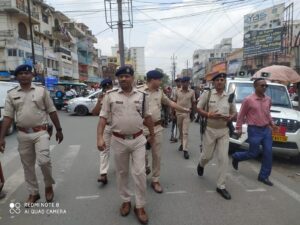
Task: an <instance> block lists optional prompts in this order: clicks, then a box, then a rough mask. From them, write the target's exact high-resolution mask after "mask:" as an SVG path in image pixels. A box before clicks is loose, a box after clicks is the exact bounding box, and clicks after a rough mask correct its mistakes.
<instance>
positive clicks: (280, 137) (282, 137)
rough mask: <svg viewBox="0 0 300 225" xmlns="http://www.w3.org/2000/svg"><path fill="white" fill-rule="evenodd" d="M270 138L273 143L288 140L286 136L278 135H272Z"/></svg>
mask: <svg viewBox="0 0 300 225" xmlns="http://www.w3.org/2000/svg"><path fill="white" fill-rule="evenodd" d="M272 138H273V141H277V142H287V139H288V137H287V136H279V135H273V136H272Z"/></svg>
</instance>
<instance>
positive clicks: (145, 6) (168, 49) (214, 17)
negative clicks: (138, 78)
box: [46, 0, 300, 74]
mask: <svg viewBox="0 0 300 225" xmlns="http://www.w3.org/2000/svg"><path fill="white" fill-rule="evenodd" d="M112 1H114V0H112ZM115 1H116V0H115ZM125 1H128V0H125ZM46 2H47V3H48V4H50V5H51V6H53V7H54V8H55V9H56V10H59V11H62V12H64V13H65V14H66V15H67V16H69V17H70V18H72V19H74V20H75V21H76V22H83V23H85V24H86V25H88V26H89V27H90V29H91V30H92V32H93V33H94V34H95V35H96V37H97V39H98V43H97V45H96V47H97V48H100V49H101V50H102V54H103V55H111V46H114V45H115V44H117V43H118V33H117V30H110V29H107V28H108V25H107V24H106V22H105V12H104V0H84V1H82V0H46ZM132 2H133V28H131V29H125V31H124V39H125V40H124V42H125V45H126V46H127V47H135V46H137V47H140V46H143V47H145V58H146V70H150V69H154V68H156V67H159V68H161V69H163V70H164V71H165V72H166V73H168V74H169V73H170V71H171V56H172V55H173V54H174V55H175V56H176V62H177V72H178V73H179V72H180V71H181V69H183V68H186V66H187V61H188V63H189V66H191V65H192V63H193V62H192V56H193V52H194V51H195V50H196V49H199V48H202V49H203V48H212V47H213V46H214V45H215V44H218V43H219V42H220V40H221V39H222V38H229V37H231V38H232V39H233V47H234V48H239V47H242V46H243V42H242V40H243V16H244V15H245V14H248V13H253V12H255V11H257V10H260V9H264V8H267V7H270V6H273V5H276V4H279V3H285V4H286V6H287V5H289V4H290V3H291V2H294V18H295V19H300V1H299V0H295V1H290V0H286V1H284V0H132ZM114 12H115V11H114ZM115 15H116V13H114V14H113V16H115Z"/></svg>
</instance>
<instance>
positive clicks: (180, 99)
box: [174, 77, 196, 159]
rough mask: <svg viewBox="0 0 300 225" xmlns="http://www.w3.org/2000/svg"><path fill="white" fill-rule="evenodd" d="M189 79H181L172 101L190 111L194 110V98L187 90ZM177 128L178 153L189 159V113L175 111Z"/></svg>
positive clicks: (192, 92)
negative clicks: (178, 139) (179, 87)
mask: <svg viewBox="0 0 300 225" xmlns="http://www.w3.org/2000/svg"><path fill="white" fill-rule="evenodd" d="M189 83H190V78H189V77H183V78H182V79H181V89H178V90H177V92H176V93H175V98H174V101H175V102H176V103H177V104H178V105H179V106H181V107H183V108H188V109H190V110H191V111H193V109H194V108H195V103H196V98H195V91H194V90H192V89H190V88H189ZM176 117H177V126H178V129H179V133H180V147H179V149H178V150H179V151H183V157H184V158H185V159H189V158H190V155H189V152H188V137H189V125H190V113H186V112H182V111H179V110H176Z"/></svg>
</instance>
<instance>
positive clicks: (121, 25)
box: [104, 0, 133, 66]
mask: <svg viewBox="0 0 300 225" xmlns="http://www.w3.org/2000/svg"><path fill="white" fill-rule="evenodd" d="M104 6H105V20H106V23H107V25H108V26H109V27H110V28H111V29H118V38H119V54H120V65H121V66H124V65H125V51H124V48H125V47H124V34H123V32H124V29H125V28H132V27H133V14H132V0H104ZM116 11H117V12H118V15H117V18H116V13H115V12H116Z"/></svg>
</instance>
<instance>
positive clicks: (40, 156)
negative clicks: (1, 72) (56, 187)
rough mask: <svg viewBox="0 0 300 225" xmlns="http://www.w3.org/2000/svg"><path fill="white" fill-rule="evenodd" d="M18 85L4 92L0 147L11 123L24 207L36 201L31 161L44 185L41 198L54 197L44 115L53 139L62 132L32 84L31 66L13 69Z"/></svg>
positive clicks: (51, 109)
mask: <svg viewBox="0 0 300 225" xmlns="http://www.w3.org/2000/svg"><path fill="white" fill-rule="evenodd" d="M15 75H16V78H17V80H18V81H19V83H20V85H19V86H17V87H16V88H13V89H12V90H10V91H8V93H7V97H6V102H5V108H4V119H3V123H2V128H1V135H0V147H2V148H3V149H4V148H5V140H4V137H5V134H6V131H7V130H8V128H9V127H10V125H11V124H12V122H13V120H14V119H15V122H16V126H17V130H18V133H17V139H18V142H19V147H18V150H19V153H20V157H21V162H22V165H23V168H24V174H25V181H26V184H27V188H28V191H29V198H28V199H27V201H26V203H27V204H26V206H30V203H34V202H36V201H37V200H39V199H40V195H39V187H38V182H37V178H36V173H35V161H36V160H37V162H38V165H39V166H40V168H41V170H42V173H43V176H44V182H45V197H46V200H47V202H51V201H52V200H53V197H54V193H53V188H52V185H53V184H54V183H55V182H54V179H53V177H52V166H51V160H50V151H49V141H50V137H49V134H48V132H47V128H48V114H49V116H50V118H51V120H52V122H53V124H54V125H55V128H56V131H57V133H56V140H57V141H58V143H60V142H61V141H62V140H63V133H62V129H61V126H60V122H59V119H58V116H57V113H56V109H55V106H54V105H53V102H52V99H51V97H50V95H49V92H48V91H47V90H46V89H45V88H44V87H42V86H37V85H34V84H32V78H33V73H32V67H31V66H30V65H20V66H19V67H17V68H16V70H15Z"/></svg>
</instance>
